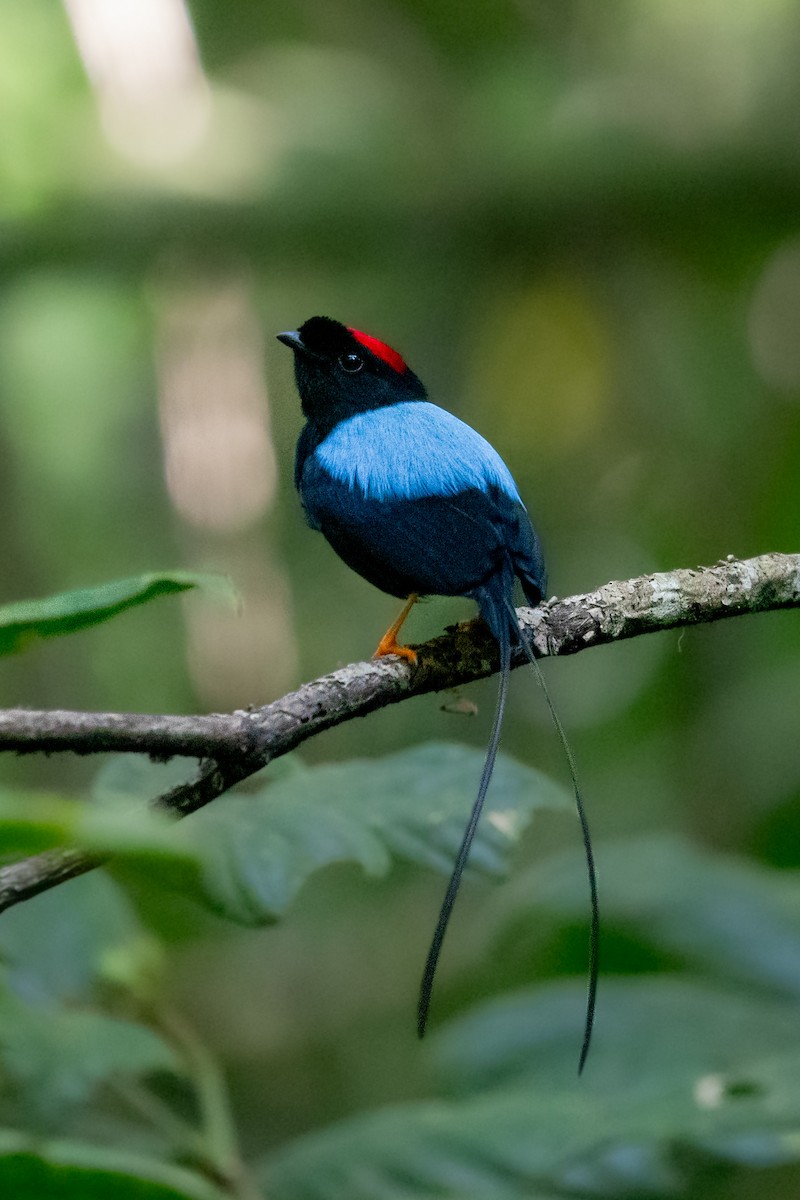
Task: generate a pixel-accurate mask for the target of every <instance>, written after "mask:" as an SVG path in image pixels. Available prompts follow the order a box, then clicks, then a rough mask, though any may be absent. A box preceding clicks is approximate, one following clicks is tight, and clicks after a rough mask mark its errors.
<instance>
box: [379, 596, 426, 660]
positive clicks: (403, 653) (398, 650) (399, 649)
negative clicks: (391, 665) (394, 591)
mask: <svg viewBox="0 0 800 1200" xmlns="http://www.w3.org/2000/svg"><path fill="white" fill-rule="evenodd" d="M418 599H419V597H418V596H417V594H416V592H412V593H411V595H410V596H409V597H408V600H407V601H406V603H405V606H404V608H403V611H402V612H401V613H400V616H399V617H398V618H397V620H396V621H395V623H394V625H391V626H390V627H389V628H388V629H387V630H386V633H385V634H384V635H383V637H382V638H381V640H380V642H379V644H378V649H377V650H376V651H375V653H374V654H373V656H372V657H373V658H383V656H384V655H385V654H397V655H399V656H400V658H405V659H407V660H408V662H410V663H411V664H412V666H413V665H414V664H415V663H416V661H417V656H416V654H415V652H414V651H413V650H412V649H411V647H410V646H401V645H399V644H398V641H397V635H398V633H399V632H400V627H401V625H402V624H403V622H404V621H405V619H406V617H407V616H408V614H409V613H410V612H411V609H412V608H413V607H414V605H415V604H416V602H417V600H418Z"/></svg>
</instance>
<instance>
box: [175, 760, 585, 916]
mask: <svg viewBox="0 0 800 1200" xmlns="http://www.w3.org/2000/svg"><path fill="white" fill-rule="evenodd" d="M483 757H484V756H483V753H482V751H479V750H474V749H471V748H469V747H466V746H460V745H455V744H453V745H451V744H448V743H437V742H430V743H427V744H425V745H423V746H418V747H415V748H414V749H412V750H404V751H401V752H400V753H398V754H391V755H388V756H387V757H385V758H379V759H359V760H355V761H352V762H348V763H340V764H332V765H326V766H320V767H312V768H307V767H302V766H300V765H299V764H297V765H295V767H294V769H293V770H292V771H291V772H290V773H289V774H287V775H285V776H284V778H282V779H280V780H278V781H277V782H275V783H272V784H269V785H267V786H265V787H263V788H261V789H260V790H259V791H258V792H256V793H255V794H246V795H245V794H241V793H240V794H235V795H233V796H230V797H228V798H227V799H226V800H225V802H224V804H216V805H213V806H212V807H211V808H208V809H206V810H204V811H203V812H201V813H198V814H197V816H196V817H194V818H192V822H193V824H194V825H195V830H196V832H195V836H196V837H198V839H202V841H203V842H204V844H205V845H206V846H207V847H208V848H209V850H213V851H214V853H215V854H216V864H217V865H216V869H215V870H214V871H212V872H211V873H210V874H209V876H208V877H207V882H208V886H209V893H210V896H211V899H212V902H214V903H215V904H216V906H218V907H219V908H221V909H222V911H223V912H225V913H226V914H227V915H229V916H232V917H234V918H235V919H238V920H244V921H248V922H254V923H257V922H263V921H268V920H274V919H275V918H276V917H279V916H280V915H281V914H282V913H283V912H285V910H286V908H287V907H288V906H289V904H290V903H291V901H292V900H293V898H294V896H295V895H296V894H297V892H298V891H299V889H300V888H301V887H302V886H303V884H304V883H305V881H306V880H307V879H308V878H309V876H310V875H311V874H312V873H313V872H314V871H317V870H319V869H320V868H322V867H325V866H327V865H328V864H330V863H334V862H356V863H359V864H360V865H361V866H362V867H363V869H364V870H365V871H366V872H367V874H370V875H384V874H385V873H386V872H387V871H388V870H389V867H390V864H391V862H392V860H393V859H398V860H404V861H408V862H413V863H422V864H423V865H426V866H430V867H434V868H436V869H438V870H440V871H443V872H449V871H450V870H451V867H452V863H453V860H454V858H455V855H456V852H457V850H458V847H459V845H460V842H461V839H462V837H463V833H464V825H465V822H466V820H467V816H468V814H469V810H470V805H471V803H472V800H473V798H474V794H475V791H476V789H477V786H478V780H479V779H480V773H481V768H482V765H483ZM540 808H564V809H567V810H570V809H571V800H570V797H569V796H568V794H567V793H566V792H565V791H564V790H563V789H562V788H561V787H560V786H559V785H557V784H555V783H553V782H552V781H551V780H550V779H548V778H547V777H546V776H545V775H543V774H542V773H541V772H539V771H537V770H535V769H534V768H532V767H527V766H523V765H522V764H521V763H517V762H515V761H514V760H513V759H510V758H507V757H505V756H503V755H501V756H500V757H499V758H498V760H497V766H496V769H495V774H494V778H493V780H492V786H491V788H490V790H489V796H488V798H487V801H486V807H485V809H484V813H483V817H482V820H481V823H480V826H479V828H478V833H477V836H476V838H475V843H474V846H473V850H472V855H471V858H470V862H471V865H472V866H473V867H477V868H479V869H481V870H483V871H485V872H489V873H493V874H498V873H500V872H502V871H503V870H504V869H505V866H506V863H507V858H508V854H509V852H510V850H511V849H512V848H513V846H514V845H515V844H516V842H517V841H518V839H519V837H520V835H521V833H522V830H523V829H524V828H525V826H526V825H527V824H528V822H529V820H530V818H531V814H532V813H533V812H535V811H536V810H537V809H540Z"/></svg>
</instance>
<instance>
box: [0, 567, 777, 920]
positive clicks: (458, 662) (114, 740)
mask: <svg viewBox="0 0 800 1200" xmlns="http://www.w3.org/2000/svg"><path fill="white" fill-rule="evenodd" d="M796 607H800V554H763V555H761V556H760V557H758V558H750V559H745V560H740V559H735V558H733V556H729V557H728V558H727V559H725V560H724V561H721V562H719V563H717V564H716V565H715V566H713V567H698V568H697V569H696V570H678V571H670V572H665V573H662V574H657V575H643V576H640V577H639V578H636V579H629V580H624V581H621V582H613V583H608V584H606V585H605V586H604V587H601V588H598V589H597V590H596V591H594V592H588V593H585V594H583V595H579V596H571V597H569V598H568V599H566V600H551V601H548V602H547V603H545V604H543V605H541V606H540V607H539V608H535V609H530V608H523V609H520V611H519V618H520V622H521V623H522V625H523V627H524V628H525V630H526V631H527V632H528V634H529V635H530V639H531V642H532V644H533V646H534V649H535V652H536V654H537V656H539V657H545V656H549V657H554V656H558V655H564V654H576V653H578V652H579V651H581V650H585V649H588V648H589V647H590V646H599V645H603V644H606V643H609V642H613V641H618V640H621V639H623V638H632V637H638V636H639V635H641V634H644V633H654V632H657V631H658V630H665V629H679V628H681V627H683V626H686V625H695V624H699V623H701V622H706V621H719V620H722V619H724V618H727V617H735V616H741V615H743V614H745V613H756V612H766V611H770V610H776V609H782V608H796ZM416 649H417V652H418V655H419V659H418V663H417V666H416V667H415V668H411V667H409V665H408V664H407V663H406V662H405V661H403V660H401V659H397V658H384V659H379V660H377V661H373V662H362V663H352V664H351V665H350V666H347V667H343V668H342V669H341V670H339V671H335V672H334V673H333V674H331V675H325V676H323V677H322V678H320V679H315V680H313V681H312V682H311V683H306V684H303V686H302V687H300V688H298V690H297V691H296V692H291V693H290V694H289V695H287V696H284V697H283V698H282V699H280V700H276V701H274V702H273V703H272V704H267V705H265V706H264V707H263V708H259V709H255V710H252V711H239V712H234V713H231V714H228V715H223V714H212V715H211V716H201V717H187V716H178V717H174V716H146V715H142V714H130V713H74V712H60V711H43V712H36V711H33V710H28V709H8V710H5V711H4V712H3V711H0V750H13V751H16V752H17V753H33V752H40V753H41V752H45V753H52V752H54V751H66V750H69V751H72V752H74V753H76V754H94V753H98V752H101V751H109V750H115V751H135V752H138V753H145V754H150V755H153V756H154V757H159V758H165V757H170V756H172V755H186V756H189V757H199V758H200V759H201V762H200V766H199V770H198V773H197V775H196V776H195V777H194V778H193V779H191V780H189V781H188V782H186V783H183V784H180V785H179V786H177V787H174V788H172V789H171V790H170V791H168V792H166V793H164V795H162V796H159V797H158V798H157V799H156V800H155V801H154V804H155V805H156V806H157V807H159V808H162V809H166V810H168V811H170V812H172V813H173V814H175V815H176V816H179V817H183V816H186V815H188V814H189V813H191V812H195V811H196V810H197V809H198V808H202V807H203V805H205V804H208V803H209V801H211V800H213V799H215V798H216V797H217V796H219V795H221V794H222V793H223V792H226V791H228V789H229V788H231V787H233V786H234V784H236V783H239V782H240V781H241V780H242V779H246V778H247V777H248V776H249V775H252V774H254V773H255V772H256V771H258V770H260V769H261V768H262V767H264V766H265V765H266V764H267V763H269V762H271V761H272V760H273V759H275V758H278V757H279V756H280V755H282V754H286V753H287V752H288V751H289V750H293V749H294V748H295V747H296V746H298V745H300V744H301V743H302V742H304V741H307V740H308V739H309V738H311V737H314V736H315V735H316V734H318V733H321V732H322V731H323V730H325V729H330V728H332V727H333V726H335V725H340V724H342V723H343V722H344V721H350V720H352V719H353V718H354V717H363V716H366V715H367V713H370V712H373V711H374V710H375V709H378V708H382V707H384V706H385V705H388V704H396V703H398V702H399V701H401V700H407V699H409V698H410V697H411V696H419V695H423V694H425V693H427V692H439V691H444V690H446V689H448V688H453V687H457V686H459V685H461V684H464V683H468V682H469V681H471V680H474V679H481V678H483V677H485V676H487V675H491V674H492V673H493V672H494V671H496V670H497V667H498V659H497V645H496V643H495V641H494V639H493V638H492V636H491V634H490V633H489V631H488V629H486V627H485V626H484V625H483V624H482V622H480V621H467V622H464V623H462V624H460V625H457V626H455V627H454V628H453V629H450V630H448V632H447V633H445V634H443V635H442V636H441V637H437V638H433V639H432V640H431V641H429V642H426V643H425V644H424V645H423V646H419V647H416ZM525 662H526V658H525V655H524V653H523V652H522V651H521V650H519V651H517V652H516V654H515V656H514V659H513V662H512V666H515V667H516V666H521V665H523V664H524V663H525ZM98 865H99V860H98V858H96V857H93V856H91V855H87V854H83V853H81V852H80V851H77V850H50V851H47V852H45V853H44V854H39V855H35V856H34V857H32V858H27V859H24V860H23V861H21V862H18V863H12V864H10V865H8V866H6V867H3V868H2V869H0V911H2V910H3V909H6V908H10V907H11V906H12V905H13V904H17V903H19V902H20V901H21V900H26V899H28V898H29V897H30V896H35V895H37V894H38V893H39V892H43V891H45V890H47V889H48V888H51V887H54V886H55V885H56V884H58V883H62V882H64V881H65V880H67V879H71V878H73V877H74V876H76V875H81V874H83V873H84V872H85V871H89V870H92V868H93V867H96V866H98Z"/></svg>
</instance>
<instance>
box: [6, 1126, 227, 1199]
mask: <svg viewBox="0 0 800 1200" xmlns="http://www.w3.org/2000/svg"><path fill="white" fill-rule="evenodd" d="M227 1194H228V1193H223V1192H222V1191H220V1190H219V1189H218V1188H216V1187H214V1186H213V1185H212V1184H211V1183H209V1182H208V1181H207V1180H205V1179H202V1178H201V1177H200V1176H199V1175H195V1174H194V1173H193V1172H191V1171H187V1170H184V1169H183V1168H181V1167H174V1166H172V1165H170V1164H168V1163H163V1162H158V1161H156V1160H153V1159H148V1158H143V1157H141V1156H139V1155H136V1154H130V1153H127V1152H125V1151H121V1150H107V1149H105V1148H103V1147H99V1146H87V1145H84V1144H83V1143H80V1142H69V1141H50V1142H43V1141H42V1140H41V1139H40V1138H35V1139H34V1138H32V1137H28V1136H26V1135H25V1134H22V1133H17V1132H16V1131H15V1130H0V1195H2V1196H7V1197H8V1198H9V1200H11V1198H12V1197H13V1200H108V1197H110V1196H113V1197H114V1200H224V1197H225V1195H227Z"/></svg>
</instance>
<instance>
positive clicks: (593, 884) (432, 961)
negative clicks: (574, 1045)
mask: <svg viewBox="0 0 800 1200" xmlns="http://www.w3.org/2000/svg"><path fill="white" fill-rule="evenodd" d="M508 610H509V616H510V617H511V619H512V621H513V625H514V628H515V629H516V631H517V634H518V636H519V640H520V645H521V646H522V648H523V649H524V651H525V654H526V656H527V658H528V660H529V661H530V664H531V666H532V667H533V669H534V671H535V673H536V679H537V682H538V684H539V686H540V688H541V689H542V693H543V694H544V698H545V702H546V704H547V707H548V710H549V712H550V716H551V718H552V721H553V725H554V727H555V730H556V733H557V734H558V738H559V741H560V742H561V747H562V749H563V751H564V756H565V758H566V760H567V766H568V767H569V773H570V777H571V779H572V787H573V790H574V792H575V807H576V809H577V813H578V820H579V821H580V826H581V836H582V839H583V850H584V855H585V858H586V871H587V875H588V877H589V898H590V903H591V919H590V926H589V984H588V993H587V997H586V1017H585V1021H584V1027H583V1043H582V1045H581V1052H580V1058H579V1060H578V1074H579V1075H580V1074H581V1072H582V1071H583V1068H584V1066H585V1064H586V1057H587V1055H588V1053H589V1047H590V1045H591V1042H592V1030H593V1028H594V1014H595V1006H596V1002H597V980H598V975H599V965H600V903H599V899H598V892H597V871H596V868H595V861H594V851H593V850H592V838H591V833H590V831H589V822H588V819H587V816H586V805H585V804H584V801H583V793H582V792H581V787H580V784H579V782H578V772H577V768H576V766H575V756H574V755H573V753H572V747H571V746H570V744H569V742H568V740H567V735H566V733H565V732H564V726H563V725H562V724H561V720H560V718H559V716H558V713H557V712H556V709H555V706H554V704H553V701H552V699H551V697H550V692H549V691H548V688H547V684H546V682H545V678H544V675H543V674H542V669H541V667H540V666H539V662H538V660H537V658H536V655H535V654H534V651H533V647H532V645H531V643H530V640H529V638H528V636H527V634H526V632H525V630H524V629H523V628H522V626H521V625H520V623H519V619H518V617H517V612H516V609H515V608H514V606H513V604H512V603H511V601H509V602H508ZM504 628H505V627H504ZM510 674H511V643H510V631H509V630H506V631H505V635H504V636H503V637H501V639H500V688H499V691H498V694H497V707H496V709H495V714H494V723H493V725H492V732H491V736H490V738H489V747H488V750H487V752H486V760H485V762H484V764H483V773H482V775H481V781H480V785H479V787H478V794H477V796H476V797H475V802H474V804H473V805H472V812H471V813H470V817H469V823H468V824H467V828H466V830H465V832H464V837H463V840H462V842H461V846H460V848H459V851H458V856H457V858H456V862H455V866H454V867H453V873H452V875H451V876H450V882H449V883H448V885H447V891H446V892H445V896H444V900H443V902H442V907H441V909H440V910H439V918H438V920H437V922H436V929H435V932H434V935H433V940H432V941H431V946H430V950H429V951H428V957H427V959H426V961H425V970H424V971H423V973H422V983H421V985H420V991H419V1003H418V1005H417V1033H418V1034H419V1036H420V1037H424V1036H425V1029H426V1026H427V1024H428V1013H429V1011H430V1004H431V992H432V990H433V980H434V977H435V975H436V968H437V966H438V963H439V956H440V954H441V951H442V943H443V942H444V936H445V933H446V932H447V926H448V924H449V922H450V917H451V915H452V912H453V905H454V904H455V900H456V896H457V895H458V889H459V887H460V885H461V877H462V875H463V874H464V867H465V866H466V865H467V859H468V858H469V852H470V849H471V847H472V842H473V840H474V838H475V831H476V829H477V827H478V822H479V820H480V816H481V812H482V811H483V805H484V801H485V800H486V793H487V792H488V790H489V782H490V780H491V778H492V773H493V771H494V765H495V761H496V759H497V750H498V746H499V745H500V730H501V728H502V725H503V715H504V713H505V707H506V698H507V696H508V682H509V676H510Z"/></svg>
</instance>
